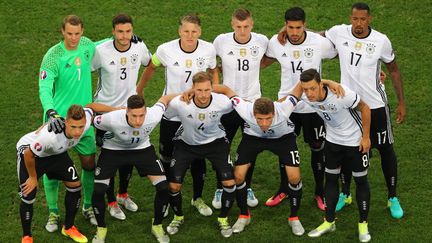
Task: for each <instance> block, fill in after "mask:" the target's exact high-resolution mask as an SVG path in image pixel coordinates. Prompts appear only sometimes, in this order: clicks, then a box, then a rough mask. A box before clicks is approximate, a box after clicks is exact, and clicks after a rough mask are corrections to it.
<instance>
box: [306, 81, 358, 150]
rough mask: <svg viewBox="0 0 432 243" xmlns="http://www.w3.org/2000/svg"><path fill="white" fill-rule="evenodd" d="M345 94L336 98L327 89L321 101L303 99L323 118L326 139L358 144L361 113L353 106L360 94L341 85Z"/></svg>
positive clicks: (351, 144) (355, 105) (336, 142)
mask: <svg viewBox="0 0 432 243" xmlns="http://www.w3.org/2000/svg"><path fill="white" fill-rule="evenodd" d="M342 87H343V88H344V90H345V96H344V97H342V98H337V96H336V95H335V94H333V93H332V92H331V91H330V90H328V89H327V88H326V87H325V89H327V96H326V97H325V98H324V100H323V101H319V102H310V101H309V100H308V99H307V98H305V99H304V101H305V102H306V103H308V104H309V105H310V106H311V107H312V108H313V109H314V110H315V111H316V112H317V113H318V115H319V116H320V117H321V118H322V119H323V121H324V123H325V126H326V132H327V133H326V140H328V141H329V142H331V143H335V144H339V145H345V146H359V145H360V140H361V137H362V130H363V127H362V121H361V115H360V114H359V112H358V111H357V110H355V108H356V107H357V105H358V103H359V102H360V96H359V95H358V94H356V93H354V92H353V91H352V90H351V89H349V88H348V87H346V86H344V85H342Z"/></svg>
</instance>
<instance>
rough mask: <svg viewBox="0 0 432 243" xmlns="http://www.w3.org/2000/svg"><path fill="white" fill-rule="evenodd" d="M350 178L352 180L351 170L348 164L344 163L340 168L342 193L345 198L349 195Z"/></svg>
mask: <svg viewBox="0 0 432 243" xmlns="http://www.w3.org/2000/svg"><path fill="white" fill-rule="evenodd" d="M351 178H352V168H351V165H350V163H344V164H343V165H342V167H341V174H340V179H341V184H342V193H343V194H345V195H346V196H349V195H350V194H351V192H350V191H351V189H350V188H351Z"/></svg>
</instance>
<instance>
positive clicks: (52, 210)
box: [39, 15, 97, 232]
mask: <svg viewBox="0 0 432 243" xmlns="http://www.w3.org/2000/svg"><path fill="white" fill-rule="evenodd" d="M83 31H84V26H83V23H82V21H81V19H80V18H79V17H78V16H75V15H68V16H66V17H65V18H64V20H63V24H62V27H61V32H62V35H63V37H64V39H63V41H61V42H60V43H58V44H56V45H54V46H53V47H51V48H50V49H49V50H48V52H47V53H46V54H45V56H44V58H43V60H42V64H41V67H40V74H39V97H40V100H41V103H42V107H43V110H44V114H45V115H44V122H47V121H49V122H50V123H49V128H48V130H52V131H53V132H55V133H60V132H62V131H63V128H64V122H63V117H65V116H66V112H67V109H68V108H69V107H70V106H71V105H72V104H81V105H82V106H85V105H86V104H89V103H91V102H92V82H91V60H92V57H93V54H94V52H95V44H94V43H93V42H92V41H91V40H90V39H88V38H86V37H83V36H82V34H83ZM75 150H76V151H77V152H78V154H79V157H80V160H81V165H82V169H83V170H82V175H81V184H82V186H83V191H84V206H83V214H84V216H85V217H86V219H88V220H89V221H90V223H92V224H93V225H96V224H97V222H96V219H95V217H94V213H93V209H92V207H91V205H92V202H91V196H92V193H93V180H94V167H95V153H96V145H95V135H94V130H93V128H91V129H89V130H88V131H87V132H86V133H85V135H84V136H83V138H82V139H81V141H80V143H79V144H78V145H77V146H76V147H75ZM43 179H44V180H43V181H44V187H45V194H46V199H47V202H48V208H49V218H48V222H47V224H46V226H45V228H46V230H48V231H49V232H54V231H56V230H57V229H58V224H59V216H58V215H59V213H58V205H57V198H58V185H59V182H58V181H57V180H50V179H48V177H46V176H44V178H43Z"/></svg>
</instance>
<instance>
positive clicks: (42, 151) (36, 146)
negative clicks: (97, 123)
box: [16, 108, 93, 157]
mask: <svg viewBox="0 0 432 243" xmlns="http://www.w3.org/2000/svg"><path fill="white" fill-rule="evenodd" d="M84 111H85V114H86V124H85V127H84V132H83V134H82V135H81V137H79V138H77V139H75V138H67V137H66V135H65V133H64V132H62V133H58V134H55V133H54V132H48V125H47V124H45V125H44V126H43V127H42V128H40V129H38V130H37V131H33V132H30V133H27V134H26V135H24V136H23V137H21V139H20V140H19V141H18V143H17V145H16V148H17V150H19V147H21V146H24V145H29V148H30V150H31V151H32V152H33V153H34V154H35V155H36V156H37V157H48V156H51V155H56V154H61V153H64V152H66V151H67V150H68V149H70V148H72V147H74V146H75V145H77V144H78V143H79V141H80V139H81V138H82V136H84V134H85V133H86V131H87V130H88V129H89V128H90V126H91V123H92V118H93V111H92V110H91V109H88V108H84Z"/></svg>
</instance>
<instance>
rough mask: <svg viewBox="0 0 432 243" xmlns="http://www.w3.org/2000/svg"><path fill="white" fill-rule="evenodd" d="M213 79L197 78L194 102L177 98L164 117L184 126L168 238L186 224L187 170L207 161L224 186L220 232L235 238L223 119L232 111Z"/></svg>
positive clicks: (174, 169)
mask: <svg viewBox="0 0 432 243" xmlns="http://www.w3.org/2000/svg"><path fill="white" fill-rule="evenodd" d="M211 79H212V78H211V76H210V75H209V74H207V73H205V72H199V73H197V74H195V75H194V76H193V79H192V82H193V86H192V89H193V92H194V97H193V102H190V103H189V104H186V103H185V102H183V101H181V100H180V97H176V98H174V99H173V100H172V101H171V103H170V105H169V107H168V109H167V111H166V113H165V116H166V117H167V118H172V117H175V116H177V117H178V118H179V119H180V120H181V123H182V125H181V126H180V127H179V129H178V131H177V133H176V137H175V138H174V145H175V149H174V154H173V160H172V161H171V165H170V166H171V168H170V173H169V176H168V178H169V182H170V204H171V208H172V209H173V211H174V214H175V215H174V219H173V220H172V221H171V223H170V224H169V226H168V227H167V232H168V233H169V234H176V233H177V232H178V230H179V227H180V225H181V224H183V221H184V216H183V210H182V195H181V187H182V184H183V178H184V176H185V173H186V170H187V169H188V168H189V166H190V165H191V163H195V161H194V160H196V159H205V158H207V159H208V160H209V161H210V162H211V163H212V165H213V168H214V169H215V170H216V173H217V175H218V178H219V179H220V180H221V182H222V185H223V192H222V208H221V211H220V214H219V217H218V223H219V227H220V232H221V234H222V235H223V236H224V237H230V236H231V235H232V229H231V226H230V225H229V223H228V217H227V215H228V211H229V209H230V208H231V206H232V204H233V202H234V197H235V190H236V186H235V181H234V174H233V170H232V164H231V162H230V159H229V142H228V140H227V139H226V137H225V131H224V129H223V127H222V124H221V123H220V119H221V117H222V115H224V114H226V113H229V112H231V111H232V109H233V108H232V105H231V101H230V100H229V99H228V98H227V97H226V96H225V95H222V94H216V93H212V83H211Z"/></svg>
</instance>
